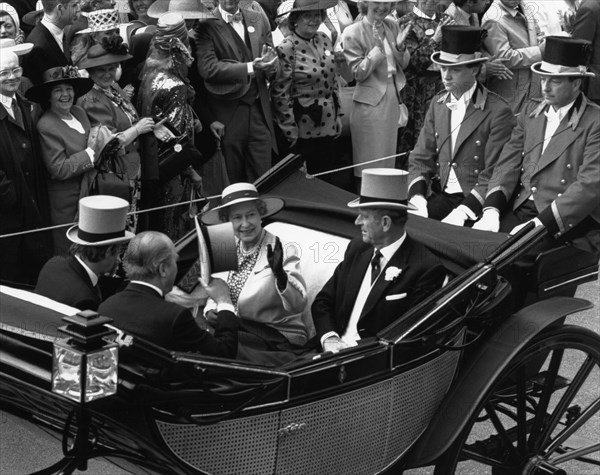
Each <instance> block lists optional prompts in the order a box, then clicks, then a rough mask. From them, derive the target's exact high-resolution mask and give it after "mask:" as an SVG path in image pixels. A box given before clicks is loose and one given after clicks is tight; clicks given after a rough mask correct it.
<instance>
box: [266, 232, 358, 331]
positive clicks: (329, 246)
mask: <svg viewBox="0 0 600 475" xmlns="http://www.w3.org/2000/svg"><path fill="white" fill-rule="evenodd" d="M265 229H266V230H267V231H269V232H270V233H272V234H274V235H275V236H279V239H281V241H282V243H284V252H285V246H294V247H295V249H296V252H297V254H298V255H299V257H300V268H301V270H302V276H303V277H304V281H305V282H306V287H307V293H308V304H307V305H306V308H305V309H304V312H302V321H303V322H304V324H305V325H306V328H307V329H308V337H309V338H312V337H313V336H314V335H315V327H314V325H313V321H312V316H311V314H310V307H311V305H312V303H313V301H314V299H315V297H316V295H317V293H318V292H319V291H320V290H321V289H322V288H323V286H324V285H325V282H327V280H329V278H330V277H331V276H332V275H333V271H334V270H335V268H336V267H337V265H338V264H339V263H340V262H341V261H342V260H343V259H344V252H346V247H347V246H348V242H349V241H350V240H349V239H347V238H344V237H340V236H334V235H331V234H328V233H324V232H321V231H315V230H314V229H308V228H304V227H302V226H296V225H295V224H288V223H281V222H273V223H270V224H268V225H266V226H265Z"/></svg>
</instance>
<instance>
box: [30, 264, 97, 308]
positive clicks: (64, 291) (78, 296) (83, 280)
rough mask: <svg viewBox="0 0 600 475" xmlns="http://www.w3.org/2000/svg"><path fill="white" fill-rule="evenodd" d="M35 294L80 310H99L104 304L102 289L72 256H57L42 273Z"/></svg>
mask: <svg viewBox="0 0 600 475" xmlns="http://www.w3.org/2000/svg"><path fill="white" fill-rule="evenodd" d="M35 293H36V294H39V295H43V296H44V297H48V298H51V299H52V300H56V301H57V302H60V303H64V304H65V305H70V306H71V307H75V308H78V309H79V310H98V306H99V305H100V303H101V302H102V297H101V294H100V289H99V288H98V287H97V286H96V287H95V286H94V285H93V284H92V281H91V279H90V276H89V275H88V273H87V272H86V270H85V269H84V268H83V266H82V265H81V264H80V263H79V261H78V260H77V259H75V258H74V257H72V256H69V257H63V256H55V257H53V258H52V259H50V260H49V261H48V262H46V264H45V265H44V267H43V268H42V271H41V272H40V276H39V277H38V282H37V285H36V287H35Z"/></svg>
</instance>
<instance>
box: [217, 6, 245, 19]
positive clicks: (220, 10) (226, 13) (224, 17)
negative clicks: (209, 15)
mask: <svg viewBox="0 0 600 475" xmlns="http://www.w3.org/2000/svg"><path fill="white" fill-rule="evenodd" d="M219 12H220V13H221V18H223V20H225V21H227V15H235V14H236V13H241V11H240V9H239V8H238V9H237V10H236V11H234V12H233V13H229V12H226V11H225V10H223V8H221V5H219Z"/></svg>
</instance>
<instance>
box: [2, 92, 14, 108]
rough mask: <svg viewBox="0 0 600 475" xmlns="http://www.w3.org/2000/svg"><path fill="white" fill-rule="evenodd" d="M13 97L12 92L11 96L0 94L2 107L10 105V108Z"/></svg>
mask: <svg viewBox="0 0 600 475" xmlns="http://www.w3.org/2000/svg"><path fill="white" fill-rule="evenodd" d="M13 99H16V95H15V94H13V96H12V97H8V96H5V95H4V94H0V103H2V105H3V106H4V107H11V108H12V101H13Z"/></svg>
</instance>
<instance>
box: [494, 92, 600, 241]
mask: <svg viewBox="0 0 600 475" xmlns="http://www.w3.org/2000/svg"><path fill="white" fill-rule="evenodd" d="M548 107H551V106H549V105H548V104H547V103H546V102H544V101H540V100H533V101H531V102H529V103H528V104H527V106H526V108H525V109H524V110H523V112H522V113H521V114H520V115H519V117H518V119H517V126H516V128H515V129H514V131H513V133H512V136H511V138H510V141H509V142H508V143H507V144H506V146H505V147H504V149H503V150H502V154H501V155H500V158H499V160H498V163H497V164H496V170H495V172H494V175H493V176H492V178H491V180H490V182H489V185H488V192H487V196H486V200H485V203H484V208H485V207H488V206H490V207H494V208H497V209H499V210H500V211H502V210H503V209H504V208H505V207H506V206H507V203H508V205H509V206H510V209H511V210H512V211H513V212H514V211H516V210H517V209H518V208H519V207H521V206H522V205H524V204H526V203H527V201H528V199H529V197H530V196H533V202H534V204H535V208H536V209H537V212H538V213H539V214H538V218H539V220H540V221H541V222H542V224H543V225H544V226H545V227H546V228H547V229H548V233H549V235H550V236H554V237H555V238H556V239H560V240H563V239H565V240H571V239H573V238H576V239H573V245H574V246H576V247H578V248H580V249H582V250H585V251H588V252H594V251H596V250H598V249H600V185H599V184H600V107H599V106H597V105H596V104H594V103H592V102H590V101H589V100H588V99H587V98H586V97H585V95H583V94H580V95H579V96H578V98H577V99H576V101H575V103H574V105H573V106H572V107H571V109H570V110H569V112H568V113H567V114H566V115H565V117H564V118H563V119H562V121H561V122H560V123H559V125H558V128H557V129H556V132H555V133H554V135H553V136H552V138H551V139H550V142H549V143H548V145H547V147H546V149H545V150H544V152H543V153H542V143H543V140H544V130H545V127H546V122H547V119H546V116H545V114H544V112H545V111H546V110H547V109H548ZM511 197H512V201H510V200H511ZM578 225H580V226H582V225H585V229H582V228H581V227H580V226H579V227H578ZM500 230H501V231H502V230H503V226H502V222H501V225H500Z"/></svg>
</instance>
